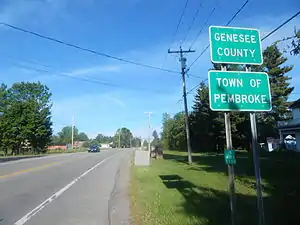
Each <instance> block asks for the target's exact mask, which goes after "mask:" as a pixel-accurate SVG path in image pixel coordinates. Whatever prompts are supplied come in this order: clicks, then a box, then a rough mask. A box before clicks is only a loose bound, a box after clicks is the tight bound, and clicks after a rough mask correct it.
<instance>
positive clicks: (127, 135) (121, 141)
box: [114, 127, 132, 148]
mask: <svg viewBox="0 0 300 225" xmlns="http://www.w3.org/2000/svg"><path fill="white" fill-rule="evenodd" d="M131 140H132V133H131V131H130V130H129V129H128V128H126V127H123V128H120V129H118V130H117V131H116V134H115V136H114V145H115V146H118V147H121V148H129V147H130V142H131Z"/></svg>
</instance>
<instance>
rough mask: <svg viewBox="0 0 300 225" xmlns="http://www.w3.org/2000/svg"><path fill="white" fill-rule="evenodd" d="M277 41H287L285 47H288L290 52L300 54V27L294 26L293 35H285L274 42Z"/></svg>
mask: <svg viewBox="0 0 300 225" xmlns="http://www.w3.org/2000/svg"><path fill="white" fill-rule="evenodd" d="M279 42H287V49H289V52H290V54H291V55H299V54H300V29H297V28H296V27H295V29H294V35H293V36H290V37H285V38H283V39H281V40H279V41H277V42H276V43H279ZM285 51H286V50H285Z"/></svg>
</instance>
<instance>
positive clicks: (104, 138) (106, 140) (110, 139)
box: [95, 134, 114, 144]
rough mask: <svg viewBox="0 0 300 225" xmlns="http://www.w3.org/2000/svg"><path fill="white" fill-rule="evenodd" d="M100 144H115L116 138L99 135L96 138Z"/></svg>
mask: <svg viewBox="0 0 300 225" xmlns="http://www.w3.org/2000/svg"><path fill="white" fill-rule="evenodd" d="M95 139H96V140H97V141H98V142H99V143H107V144H108V143H111V142H113V140H114V138H113V137H111V136H105V135H103V134H98V135H97V137H96V138H95Z"/></svg>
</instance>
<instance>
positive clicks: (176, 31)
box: [161, 0, 189, 69]
mask: <svg viewBox="0 0 300 225" xmlns="http://www.w3.org/2000/svg"><path fill="white" fill-rule="evenodd" d="M188 3H189V0H186V1H185V4H184V7H183V10H182V12H181V15H180V17H179V20H178V23H177V25H176V29H175V32H174V34H173V36H172V39H171V44H170V48H171V47H172V45H173V43H174V41H175V37H176V36H177V33H178V30H179V27H180V25H181V23H182V20H183V16H184V14H185V11H186V8H187V5H188ZM167 57H168V54H166V56H165V59H164V62H163V64H162V66H161V69H163V67H164V65H165V63H166V60H167Z"/></svg>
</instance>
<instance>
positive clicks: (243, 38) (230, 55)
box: [209, 26, 263, 65]
mask: <svg viewBox="0 0 300 225" xmlns="http://www.w3.org/2000/svg"><path fill="white" fill-rule="evenodd" d="M209 40H210V52H211V61H212V62H213V63H230V64H249V65H261V64H262V62H263V58H262V51H261V41H260V35H259V31H258V30H257V29H249V28H237V27H220V26H210V27H209Z"/></svg>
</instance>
